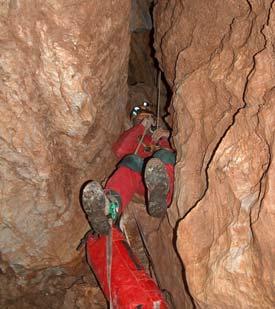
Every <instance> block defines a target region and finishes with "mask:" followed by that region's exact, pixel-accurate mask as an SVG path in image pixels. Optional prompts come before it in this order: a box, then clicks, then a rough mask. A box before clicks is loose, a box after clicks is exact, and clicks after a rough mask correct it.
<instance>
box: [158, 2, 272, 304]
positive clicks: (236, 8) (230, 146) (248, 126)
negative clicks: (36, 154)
mask: <svg viewBox="0 0 275 309" xmlns="http://www.w3.org/2000/svg"><path fill="white" fill-rule="evenodd" d="M154 16H155V26H156V31H155V39H156V42H155V47H156V49H157V57H158V59H159V61H160V63H161V66H162V68H163V70H164V72H165V74H166V77H167V79H168V81H169V84H170V85H171V87H172V88H173V92H174V95H173V101H172V105H173V107H174V109H175V116H174V141H175V144H176V147H177V151H178V155H177V162H178V163H177V166H176V189H175V196H174V203H173V205H172V207H171V209H170V211H169V218H170V222H172V224H173V225H174V224H175V223H176V222H177V220H178V219H179V221H178V222H177V223H178V225H177V239H176V246H177V250H178V253H179V255H180V257H181V260H182V262H183V265H184V268H185V275H186V279H187V284H188V287H189V291H190V294H191V295H192V297H193V299H194V302H195V304H196V306H197V307H198V308H274V303H275V299H274V282H273V281H274V272H275V265H274V261H275V260H274V240H275V239H274V233H273V231H274V230H275V220H274V211H275V208H274V207H275V195H274V192H275V191H274V181H275V162H274V151H275V141H274V132H275V122H274V121H275V117H274V115H275V101H274V98H275V96H274V94H275V93H274V89H275V88H274V86H275V79H274V69H275V57H274V34H275V23H274V20H275V4H274V1H268V0H266V1H263V0H262V1H239V0H238V1H237V0H236V1H234V0H233V1H229V0H227V1H226V0H223V1H220V0H216V1H212V0H211V1H209V0H206V1H199V0H192V1H191V0H187V1H180V0H172V1H158V3H157V5H156V7H155V11H154ZM167 21H169V22H167ZM272 280H273V281H272Z"/></svg>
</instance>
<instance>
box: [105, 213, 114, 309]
mask: <svg viewBox="0 0 275 309" xmlns="http://www.w3.org/2000/svg"><path fill="white" fill-rule="evenodd" d="M112 223H113V220H112V218H110V219H109V225H110V231H109V234H108V235H107V237H106V271H107V282H108V290H109V302H110V309H113V299H112V257H113V244H112V242H113V230H112V225H113V224H112Z"/></svg>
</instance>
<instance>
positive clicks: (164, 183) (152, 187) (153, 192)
mask: <svg viewBox="0 0 275 309" xmlns="http://www.w3.org/2000/svg"><path fill="white" fill-rule="evenodd" d="M175 162H176V155H175V153H174V152H172V151H169V150H165V149H161V150H159V151H157V152H155V153H154V155H153V158H152V159H150V160H149V161H148V163H147V164H146V168H145V175H144V176H145V177H144V178H145V183H146V187H147V189H148V212H149V214H150V215H151V216H153V217H162V216H163V215H164V214H165V213H166V210H167V207H168V206H169V205H170V203H171V201H172V196H173V191H174V165H175Z"/></svg>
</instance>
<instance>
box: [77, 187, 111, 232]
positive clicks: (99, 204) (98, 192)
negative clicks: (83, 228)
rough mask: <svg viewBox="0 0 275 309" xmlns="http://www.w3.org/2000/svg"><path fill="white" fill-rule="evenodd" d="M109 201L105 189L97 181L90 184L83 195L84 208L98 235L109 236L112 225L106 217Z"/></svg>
mask: <svg viewBox="0 0 275 309" xmlns="http://www.w3.org/2000/svg"><path fill="white" fill-rule="evenodd" d="M106 204H107V207H108V200H107V197H106V195H105V193H104V190H103V188H102V187H101V185H100V184H99V183H98V182H97V181H91V182H89V183H88V184H87V185H86V186H85V188H84V189H83V193H82V206H83V209H84V211H85V213H86V215H87V218H88V221H89V223H90V225H91V227H92V228H93V230H94V231H95V232H96V233H98V234H103V235H108V233H109V230H110V224H109V222H108V218H107V216H106V214H105V213H106V211H105V209H106Z"/></svg>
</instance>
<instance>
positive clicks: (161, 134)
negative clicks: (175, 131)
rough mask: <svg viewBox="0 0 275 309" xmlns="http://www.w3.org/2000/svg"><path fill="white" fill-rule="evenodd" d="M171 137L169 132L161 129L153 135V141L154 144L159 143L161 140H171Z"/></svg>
mask: <svg viewBox="0 0 275 309" xmlns="http://www.w3.org/2000/svg"><path fill="white" fill-rule="evenodd" d="M169 136H170V132H169V131H168V130H165V129H162V128H159V129H157V130H156V131H155V132H154V133H153V135H152V139H153V141H154V142H158V141H159V140H160V139H161V138H163V137H164V138H169Z"/></svg>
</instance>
